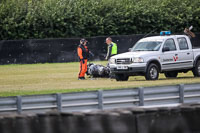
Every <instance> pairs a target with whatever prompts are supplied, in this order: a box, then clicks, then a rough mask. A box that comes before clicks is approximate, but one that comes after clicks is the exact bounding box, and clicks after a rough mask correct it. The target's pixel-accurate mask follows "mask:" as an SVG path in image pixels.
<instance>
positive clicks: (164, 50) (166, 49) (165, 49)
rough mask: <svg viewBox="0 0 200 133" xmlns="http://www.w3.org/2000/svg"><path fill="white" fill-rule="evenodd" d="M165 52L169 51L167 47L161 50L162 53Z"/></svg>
mask: <svg viewBox="0 0 200 133" xmlns="http://www.w3.org/2000/svg"><path fill="white" fill-rule="evenodd" d="M166 51H170V49H169V47H164V48H163V49H162V52H166Z"/></svg>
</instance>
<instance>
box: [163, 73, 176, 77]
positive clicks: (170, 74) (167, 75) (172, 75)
mask: <svg viewBox="0 0 200 133" xmlns="http://www.w3.org/2000/svg"><path fill="white" fill-rule="evenodd" d="M164 74H165V77H166V78H176V77H177V75H178V72H165V73H164Z"/></svg>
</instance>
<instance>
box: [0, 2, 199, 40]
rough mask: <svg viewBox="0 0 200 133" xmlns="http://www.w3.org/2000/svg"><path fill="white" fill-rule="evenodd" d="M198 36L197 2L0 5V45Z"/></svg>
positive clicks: (30, 3) (17, 3) (8, 3)
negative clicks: (188, 30) (191, 33)
mask: <svg viewBox="0 0 200 133" xmlns="http://www.w3.org/2000/svg"><path fill="white" fill-rule="evenodd" d="M190 25H193V27H194V30H193V31H194V32H199V31H200V26H199V25H200V2H199V0H193V1H191V0H1V1H0V40H14V39H33V38H70V37H92V36H102V35H106V36H110V35H130V34H145V33H149V32H153V33H159V32H160V31H161V30H171V31H172V33H179V32H181V33H182V32H183V30H184V28H185V27H189V26H190Z"/></svg>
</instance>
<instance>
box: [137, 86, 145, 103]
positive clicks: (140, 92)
mask: <svg viewBox="0 0 200 133" xmlns="http://www.w3.org/2000/svg"><path fill="white" fill-rule="evenodd" d="M138 93H139V106H144V89H143V88H142V87H139V88H138Z"/></svg>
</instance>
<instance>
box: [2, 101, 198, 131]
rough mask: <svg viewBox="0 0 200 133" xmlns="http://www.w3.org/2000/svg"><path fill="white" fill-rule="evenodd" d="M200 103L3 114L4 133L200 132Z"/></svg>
mask: <svg viewBox="0 0 200 133" xmlns="http://www.w3.org/2000/svg"><path fill="white" fill-rule="evenodd" d="M199 123H200V104H196V105H182V106H178V107H170V108H169V107H168V108H147V109H146V108H136V107H135V108H126V109H112V110H109V111H92V112H87V113H84V112H82V113H59V112H49V113H42V114H23V115H13V114H12V115H0V133H199V132H200V126H199Z"/></svg>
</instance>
